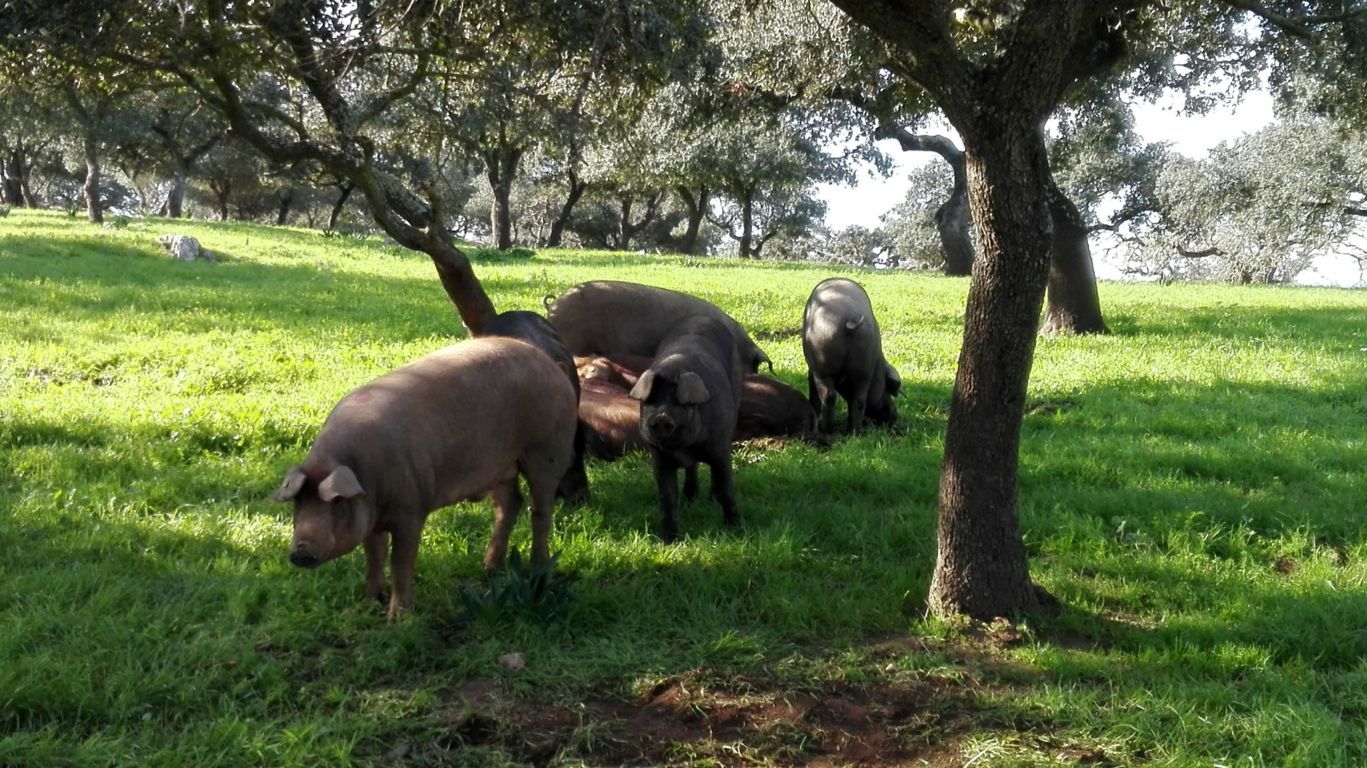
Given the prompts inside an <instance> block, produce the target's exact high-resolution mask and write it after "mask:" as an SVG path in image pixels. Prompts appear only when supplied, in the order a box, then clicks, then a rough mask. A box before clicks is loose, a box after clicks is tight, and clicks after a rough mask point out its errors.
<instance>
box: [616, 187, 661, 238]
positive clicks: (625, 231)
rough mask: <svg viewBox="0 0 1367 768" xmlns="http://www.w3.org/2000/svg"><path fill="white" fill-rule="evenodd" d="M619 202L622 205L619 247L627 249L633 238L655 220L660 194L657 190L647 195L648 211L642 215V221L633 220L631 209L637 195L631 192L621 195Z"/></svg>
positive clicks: (618, 230) (618, 229)
mask: <svg viewBox="0 0 1367 768" xmlns="http://www.w3.org/2000/svg"><path fill="white" fill-rule="evenodd" d="M617 202H618V205H620V206H621V221H620V222H619V223H618V227H617V247H618V248H620V249H621V250H624V251H625V250H627V249H628V248H630V247H631V241H632V239H633V238H635V237H636V236H637V235H638V234H640V233H641V230H643V229H645V228H646V227H647V226H649V225H650V222H652V221H654V220H655V214H656V213H658V212H659V204H660V194H659V193H658V192H656V193H653V194H651V195H650V196H648V197H646V200H645V203H646V212H645V214H644V215H643V216H641V220H640V221H632V220H631V210H632V208H633V207H634V206H635V203H636V196H635V195H633V194H630V193H627V194H623V195H620V196H619V197H618V198H617Z"/></svg>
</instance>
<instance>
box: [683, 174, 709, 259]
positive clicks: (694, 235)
mask: <svg viewBox="0 0 1367 768" xmlns="http://www.w3.org/2000/svg"><path fill="white" fill-rule="evenodd" d="M674 191H675V192H677V193H678V195H679V199H680V200H682V201H683V204H684V208H686V209H688V228H687V229H685V230H684V235H683V240H681V241H680V242H679V250H681V251H683V252H684V253H686V254H696V253H697V250H698V233H699V232H700V231H701V230H702V222H703V219H704V218H705V217H706V216H707V205H708V202H709V201H710V200H711V197H712V190H710V189H708V188H707V185H706V184H703V185H701V186H699V187H698V192H697V195H694V194H693V190H691V189H689V188H688V187H683V186H680V187H676V188H675V190H674Z"/></svg>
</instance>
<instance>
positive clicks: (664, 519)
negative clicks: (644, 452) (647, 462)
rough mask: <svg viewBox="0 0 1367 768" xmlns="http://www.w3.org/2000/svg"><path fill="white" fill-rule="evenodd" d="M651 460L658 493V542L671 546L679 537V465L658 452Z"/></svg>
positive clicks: (654, 453)
mask: <svg viewBox="0 0 1367 768" xmlns="http://www.w3.org/2000/svg"><path fill="white" fill-rule="evenodd" d="M651 459H652V463H653V464H654V466H655V487H656V488H657V489H658V490H659V493H660V540H661V541H663V542H664V543H666V544H672V543H673V542H674V540H675V539H677V538H678V537H679V464H678V462H676V461H675V460H674V459H672V458H670V457H669V456H666V455H665V454H663V453H660V452H658V451H654V452H652V454H651Z"/></svg>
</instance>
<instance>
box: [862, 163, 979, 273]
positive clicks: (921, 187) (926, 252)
mask: <svg viewBox="0 0 1367 768" xmlns="http://www.w3.org/2000/svg"><path fill="white" fill-rule="evenodd" d="M910 181H911V183H910V184H909V185H908V186H907V195H906V197H905V198H904V199H903V200H902V202H900V203H898V204H897V205H896V206H894V207H893V208H892V209H891V210H889V211H888V212H887V213H885V214H883V218H882V220H881V222H880V229H881V230H882V231H883V233H884V236H885V237H886V238H887V240H888V242H889V243H890V247H891V249H892V254H893V258H894V260H895V262H896V264H897V265H898V266H902V267H920V268H928V269H940V270H942V271H944V272H945V273H946V274H949V269H948V268H946V266H945V261H946V253H947V250H948V246H947V245H946V242H945V227H944V226H943V225H942V222H944V220H945V214H944V213H942V212H943V211H944V208H945V205H947V203H946V202H945V201H946V200H947V199H949V198H950V197H951V196H952V194H953V189H954V184H955V182H954V178H953V175H952V171H951V170H950V168H949V167H947V164H943V163H928V164H926V165H923V166H921V167H919V168H917V169H916V170H914V171H912V172H911V177H910ZM954 226H957V225H954ZM954 237H955V238H958V237H960V234H959V233H958V232H956V233H955V234H954ZM962 237H965V238H967V243H960V244H959V247H966V250H967V253H968V256H969V258H970V262H969V264H970V266H971V265H972V261H971V258H972V255H973V239H972V237H973V233H972V228H971V227H969V228H968V229H967V231H964V232H962Z"/></svg>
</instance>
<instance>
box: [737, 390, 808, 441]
mask: <svg viewBox="0 0 1367 768" xmlns="http://www.w3.org/2000/svg"><path fill="white" fill-rule="evenodd" d="M816 426H817V425H816V411H814V410H812V405H811V403H810V402H808V400H807V397H806V396H805V395H803V394H802V393H801V392H799V391H797V390H796V389H793V388H792V387H790V386H788V385H787V384H785V383H783V382H781V381H779V380H778V379H774V378H770V377H768V376H760V375H759V374H756V373H747V374H745V381H744V383H743V385H742V387H741V394H740V412H739V414H738V415H737V417H736V436H735V439H736V440H752V439H754V438H756V437H784V436H788V435H810V434H812V433H814V432H816Z"/></svg>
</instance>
